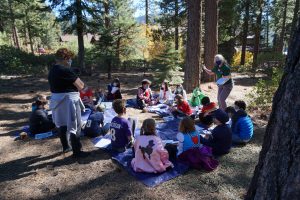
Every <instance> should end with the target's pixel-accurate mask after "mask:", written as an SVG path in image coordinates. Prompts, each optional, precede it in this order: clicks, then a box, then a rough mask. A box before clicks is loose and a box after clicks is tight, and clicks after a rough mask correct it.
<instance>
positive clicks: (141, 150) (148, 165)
mask: <svg viewBox="0 0 300 200" xmlns="http://www.w3.org/2000/svg"><path fill="white" fill-rule="evenodd" d="M155 127H156V126H155V120H154V119H146V120H144V122H143V124H142V127H141V134H140V135H139V136H137V137H136V139H135V142H134V151H135V153H134V155H135V157H134V158H133V159H132V161H131V166H132V168H133V170H134V171H136V172H147V173H161V172H164V171H166V170H167V169H168V168H172V167H173V164H172V163H171V162H170V161H169V154H168V151H167V150H166V149H165V148H164V146H163V143H162V140H161V139H160V137H158V136H157V135H156V128H155Z"/></svg>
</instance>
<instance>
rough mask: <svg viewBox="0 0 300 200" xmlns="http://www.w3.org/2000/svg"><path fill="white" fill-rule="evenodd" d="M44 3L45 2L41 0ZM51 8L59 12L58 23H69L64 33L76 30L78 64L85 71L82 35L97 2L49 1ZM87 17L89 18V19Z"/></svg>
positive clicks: (88, 0)
mask: <svg viewBox="0 0 300 200" xmlns="http://www.w3.org/2000/svg"><path fill="white" fill-rule="evenodd" d="M43 1H44V2H45V1H46V0H43ZM49 2H50V4H51V7H52V8H57V9H58V12H59V14H60V15H59V18H58V21H65V22H69V23H68V24H69V26H68V27H65V31H66V32H69V33H72V32H73V31H74V30H76V33H77V38H78V63H79V66H80V69H81V70H83V71H84V70H85V64H84V54H85V53H84V40H83V35H84V33H85V32H86V30H87V29H88V26H89V22H90V20H91V18H93V17H94V16H96V15H97V12H98V11H99V10H98V7H97V6H98V3H99V1H98V0H93V1H92V0H61V1H57V0H49ZM89 16H90V17H91V18H89Z"/></svg>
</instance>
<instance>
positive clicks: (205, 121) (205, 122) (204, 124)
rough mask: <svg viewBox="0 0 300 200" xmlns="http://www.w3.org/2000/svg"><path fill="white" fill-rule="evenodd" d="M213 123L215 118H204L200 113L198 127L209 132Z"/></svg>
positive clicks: (209, 116)
mask: <svg viewBox="0 0 300 200" xmlns="http://www.w3.org/2000/svg"><path fill="white" fill-rule="evenodd" d="M213 123H214V122H213V117H212V116H211V115H206V116H204V115H202V114H201V113H200V115H199V121H198V123H197V126H199V127H200V128H201V129H203V130H208V129H209V128H210V127H211V126H212V125H213Z"/></svg>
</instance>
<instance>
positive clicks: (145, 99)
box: [136, 79, 192, 117]
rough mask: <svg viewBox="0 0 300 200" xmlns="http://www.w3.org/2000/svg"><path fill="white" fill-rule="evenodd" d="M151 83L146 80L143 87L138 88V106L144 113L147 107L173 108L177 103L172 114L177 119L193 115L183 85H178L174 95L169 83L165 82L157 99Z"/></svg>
mask: <svg viewBox="0 0 300 200" xmlns="http://www.w3.org/2000/svg"><path fill="white" fill-rule="evenodd" d="M150 85H151V81H149V80H148V79H144V80H143V81H142V86H141V87H139V88H138V92H137V97H136V99H137V105H138V107H139V108H140V109H142V110H143V112H147V109H146V107H147V106H152V105H156V104H159V103H160V104H167V105H170V106H172V105H173V102H174V101H175V104H176V106H173V107H172V110H171V111H172V113H173V114H174V116H175V117H177V116H179V117H184V116H190V115H191V114H192V110H191V107H190V105H189V103H188V101H187V95H186V91H185V90H184V89H183V87H182V85H181V84H178V85H177V86H176V88H175V91H174V93H172V91H171V89H170V87H169V84H168V82H166V81H164V82H163V83H162V85H161V88H160V91H159V95H158V97H157V98H155V97H154V96H153V94H152V90H151V88H150Z"/></svg>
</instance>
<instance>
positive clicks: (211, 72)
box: [203, 65, 215, 76]
mask: <svg viewBox="0 0 300 200" xmlns="http://www.w3.org/2000/svg"><path fill="white" fill-rule="evenodd" d="M203 69H204V71H205V72H206V73H207V74H208V75H211V76H212V75H214V74H215V73H214V72H213V71H211V70H210V69H207V68H206V66H205V65H203Z"/></svg>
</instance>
